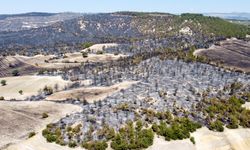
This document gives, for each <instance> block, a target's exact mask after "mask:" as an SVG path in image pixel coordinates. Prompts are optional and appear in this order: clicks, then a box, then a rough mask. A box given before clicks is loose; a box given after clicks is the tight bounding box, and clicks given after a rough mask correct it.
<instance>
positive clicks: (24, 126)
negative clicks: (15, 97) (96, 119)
mask: <svg viewBox="0 0 250 150" xmlns="http://www.w3.org/2000/svg"><path fill="white" fill-rule="evenodd" d="M79 111H81V108H80V107H79V106H74V105H71V104H56V103H53V102H45V101H39V102H28V101H27V102H9V101H1V102H0V112H1V116H0V139H1V141H0V149H1V147H2V148H3V147H5V146H6V145H9V144H13V143H17V142H22V141H23V140H25V139H27V137H28V134H29V133H30V132H32V131H34V132H36V133H37V132H40V131H41V130H42V129H43V128H44V127H45V126H46V125H47V124H48V123H51V122H55V121H58V120H59V119H60V118H62V117H64V116H66V114H71V113H74V112H79ZM42 113H47V114H48V115H49V117H48V118H45V119H42Z"/></svg>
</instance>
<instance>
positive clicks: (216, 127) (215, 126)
mask: <svg viewBox="0 0 250 150" xmlns="http://www.w3.org/2000/svg"><path fill="white" fill-rule="evenodd" d="M209 129H210V130H213V131H218V132H223V131H224V127H223V123H222V122H221V121H220V120H218V119H217V120H216V121H214V122H212V123H210V125H209Z"/></svg>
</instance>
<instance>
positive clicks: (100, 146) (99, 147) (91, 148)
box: [82, 141, 108, 150]
mask: <svg viewBox="0 0 250 150" xmlns="http://www.w3.org/2000/svg"><path fill="white" fill-rule="evenodd" d="M82 147H83V148H86V149H87V150H105V149H106V148H108V144H107V143H106V142H105V141H92V142H88V143H87V142H84V143H83V144H82Z"/></svg>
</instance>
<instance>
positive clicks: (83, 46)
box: [81, 42, 94, 49]
mask: <svg viewBox="0 0 250 150" xmlns="http://www.w3.org/2000/svg"><path fill="white" fill-rule="evenodd" d="M93 45H94V43H92V42H86V43H83V44H81V47H82V48H83V49H86V48H89V47H91V46H93Z"/></svg>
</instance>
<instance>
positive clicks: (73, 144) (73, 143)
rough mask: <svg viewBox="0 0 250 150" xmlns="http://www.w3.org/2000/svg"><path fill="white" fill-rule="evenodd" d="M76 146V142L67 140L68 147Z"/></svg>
mask: <svg viewBox="0 0 250 150" xmlns="http://www.w3.org/2000/svg"><path fill="white" fill-rule="evenodd" d="M76 146H77V144H76V142H75V141H70V142H69V147H71V148H74V147H76Z"/></svg>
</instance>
